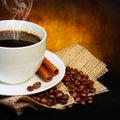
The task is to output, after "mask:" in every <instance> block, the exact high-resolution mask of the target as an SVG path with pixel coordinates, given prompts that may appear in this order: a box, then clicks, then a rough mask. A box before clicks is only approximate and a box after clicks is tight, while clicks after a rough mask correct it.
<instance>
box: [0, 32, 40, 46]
mask: <svg viewBox="0 0 120 120" xmlns="http://www.w3.org/2000/svg"><path fill="white" fill-rule="evenodd" d="M39 41H41V39H40V38H39V37H38V36H36V35H34V34H32V33H28V32H24V31H0V46H1V47H25V46H29V45H32V44H35V43H37V42H39Z"/></svg>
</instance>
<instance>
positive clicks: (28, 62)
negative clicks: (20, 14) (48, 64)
mask: <svg viewBox="0 0 120 120" xmlns="http://www.w3.org/2000/svg"><path fill="white" fill-rule="evenodd" d="M6 30H7V31H8V30H15V31H17V30H18V31H25V32H29V33H32V34H34V35H36V36H37V37H39V38H40V39H41V41H39V42H36V43H34V44H32V45H30V46H24V47H3V46H0V82H1V83H5V84H21V83H24V82H26V81H27V80H29V79H30V78H31V77H32V76H33V75H34V74H35V73H36V72H37V70H38V68H39V67H40V65H41V63H42V61H43V58H44V54H45V50H46V36H47V34H46V31H45V29H44V28H43V27H41V26H40V25H37V24H35V23H32V22H28V21H23V20H2V21H0V31H6Z"/></svg>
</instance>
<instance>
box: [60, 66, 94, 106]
mask: <svg viewBox="0 0 120 120" xmlns="http://www.w3.org/2000/svg"><path fill="white" fill-rule="evenodd" d="M62 81H63V83H64V84H65V86H66V87H67V89H68V90H69V92H70V94H71V96H72V97H73V98H74V100H75V101H76V103H78V104H82V105H85V104H86V102H87V103H92V102H93V97H92V96H89V93H94V92H96V89H95V88H94V85H93V84H94V82H93V81H92V80H90V79H89V76H88V75H87V74H84V73H83V72H82V71H78V70H77V69H74V68H72V67H69V66H67V67H66V73H65V76H64V78H63V80H62Z"/></svg>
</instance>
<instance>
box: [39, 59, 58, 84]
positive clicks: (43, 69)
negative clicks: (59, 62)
mask: <svg viewBox="0 0 120 120" xmlns="http://www.w3.org/2000/svg"><path fill="white" fill-rule="evenodd" d="M58 73H59V69H58V68H57V67H56V66H55V65H54V64H53V63H52V62H51V61H49V60H48V59H47V58H44V60H43V62H42V64H41V66H40V67H39V69H38V74H39V75H40V76H41V77H42V78H43V80H45V81H46V82H49V81H51V80H52V78H53V77H54V76H56V75H57V74H58Z"/></svg>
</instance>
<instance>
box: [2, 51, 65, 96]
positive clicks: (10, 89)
mask: <svg viewBox="0 0 120 120" xmlns="http://www.w3.org/2000/svg"><path fill="white" fill-rule="evenodd" d="M45 57H46V58H48V59H49V60H50V61H51V62H52V63H53V64H54V65H55V66H57V67H58V69H59V74H58V75H56V76H55V77H53V79H52V80H51V81H50V82H45V81H44V80H43V79H42V78H40V77H39V76H38V75H37V74H35V75H34V76H33V77H32V78H31V79H30V80H28V81H27V82H25V83H23V84H19V85H7V84H3V83H0V95H6V96H14V95H31V94H35V93H38V92H42V91H45V90H47V89H49V88H51V87H53V86H55V85H56V84H57V83H59V82H60V81H61V80H62V78H63V77H64V74H65V65H64V63H63V61H62V60H61V59H60V58H59V57H58V56H57V55H55V54H54V53H52V52H50V51H48V50H46V52H45ZM36 81H40V82H41V87H40V88H38V89H35V90H33V91H28V90H27V86H29V85H32V84H33V83H35V82H36Z"/></svg>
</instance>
